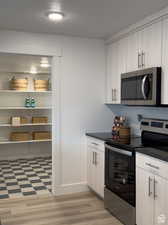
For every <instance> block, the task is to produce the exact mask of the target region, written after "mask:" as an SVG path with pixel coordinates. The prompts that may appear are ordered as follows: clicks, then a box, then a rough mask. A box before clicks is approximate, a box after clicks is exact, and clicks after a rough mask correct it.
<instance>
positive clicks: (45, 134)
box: [33, 131, 51, 140]
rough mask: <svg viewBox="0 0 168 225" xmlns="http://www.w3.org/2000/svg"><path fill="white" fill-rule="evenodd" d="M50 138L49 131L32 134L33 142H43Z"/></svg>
mask: <svg viewBox="0 0 168 225" xmlns="http://www.w3.org/2000/svg"><path fill="white" fill-rule="evenodd" d="M50 138H51V132H49V131H35V132H33V140H45V139H50Z"/></svg>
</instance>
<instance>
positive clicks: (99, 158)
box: [95, 151, 104, 198]
mask: <svg viewBox="0 0 168 225" xmlns="http://www.w3.org/2000/svg"><path fill="white" fill-rule="evenodd" d="M95 162H96V163H95V166H96V192H97V193H98V194H99V195H100V196H101V197H102V198H104V153H103V152H100V151H96V160H95Z"/></svg>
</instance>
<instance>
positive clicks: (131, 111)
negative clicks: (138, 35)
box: [107, 105, 168, 135]
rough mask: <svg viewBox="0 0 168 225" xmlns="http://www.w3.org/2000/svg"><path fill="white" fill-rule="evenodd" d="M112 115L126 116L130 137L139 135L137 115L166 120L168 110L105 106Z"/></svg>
mask: <svg viewBox="0 0 168 225" xmlns="http://www.w3.org/2000/svg"><path fill="white" fill-rule="evenodd" d="M107 106H108V108H110V110H111V111H112V113H113V114H114V115H119V116H126V117H127V124H128V125H129V126H131V133H132V135H140V122H139V121H138V117H137V115H138V114H141V115H142V116H143V117H147V118H158V119H167V120H168V108H158V107H139V106H138V107H135V106H122V105H107Z"/></svg>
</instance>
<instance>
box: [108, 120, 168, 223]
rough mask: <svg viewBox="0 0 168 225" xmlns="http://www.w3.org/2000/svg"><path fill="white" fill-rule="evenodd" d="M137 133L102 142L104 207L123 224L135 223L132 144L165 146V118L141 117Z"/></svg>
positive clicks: (167, 144) (167, 135) (167, 130)
mask: <svg viewBox="0 0 168 225" xmlns="http://www.w3.org/2000/svg"><path fill="white" fill-rule="evenodd" d="M141 131H142V133H141V137H138V138H137V137H132V138H130V139H129V140H128V139H118V140H113V139H111V140H110V139H109V140H108V141H107V142H106V145H105V207H106V208H107V209H108V210H109V211H110V212H111V213H112V214H113V215H114V216H116V217H117V218H118V219H119V220H120V221H121V222H122V223H123V224H125V225H135V223H136V216H135V207H136V191H135V190H136V183H135V180H136V179H135V174H136V171H135V168H136V167H135V154H136V148H141V149H142V148H144V149H145V148H146V147H148V146H152V147H154V148H156V149H159V150H162V151H165V150H166V151H167V150H168V121H167V120H157V119H142V121H141Z"/></svg>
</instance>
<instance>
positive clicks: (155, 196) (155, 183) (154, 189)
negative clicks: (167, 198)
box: [153, 179, 158, 199]
mask: <svg viewBox="0 0 168 225" xmlns="http://www.w3.org/2000/svg"><path fill="white" fill-rule="evenodd" d="M156 185H157V181H156V180H155V179H154V187H153V191H154V199H156V198H157V197H158V196H157V194H156Z"/></svg>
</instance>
